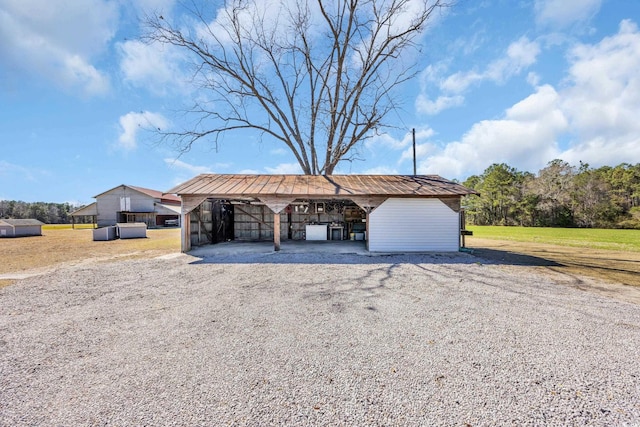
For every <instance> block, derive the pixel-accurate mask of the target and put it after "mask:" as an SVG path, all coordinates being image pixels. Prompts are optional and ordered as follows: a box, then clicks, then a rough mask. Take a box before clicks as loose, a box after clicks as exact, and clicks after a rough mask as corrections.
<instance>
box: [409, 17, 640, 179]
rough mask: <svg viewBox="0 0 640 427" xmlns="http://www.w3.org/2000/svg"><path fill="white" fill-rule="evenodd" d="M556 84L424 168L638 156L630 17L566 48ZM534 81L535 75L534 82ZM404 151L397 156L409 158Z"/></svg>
mask: <svg viewBox="0 0 640 427" xmlns="http://www.w3.org/2000/svg"><path fill="white" fill-rule="evenodd" d="M568 57H569V62H570V68H569V71H568V75H567V76H566V78H565V79H564V81H563V84H562V86H561V87H559V88H558V89H556V88H554V87H552V86H550V85H543V86H539V87H537V88H536V91H535V92H534V93H533V94H531V95H529V96H528V97H527V98H525V99H523V100H522V101H520V102H518V103H516V104H515V105H513V106H512V107H510V108H508V109H507V110H505V113H504V117H503V118H501V119H499V120H483V121H481V122H478V123H476V124H474V125H473V126H472V127H471V128H470V129H469V130H468V131H467V132H466V133H465V134H464V135H463V136H462V138H461V139H460V140H459V141H454V142H451V143H449V144H447V145H445V146H444V147H443V148H441V149H439V150H438V149H436V150H434V151H433V152H431V153H429V155H427V157H426V158H425V159H424V160H423V161H421V163H420V172H421V173H439V174H441V175H443V176H447V177H451V178H465V177H467V176H469V175H471V174H476V173H481V172H482V171H483V170H484V169H486V168H487V167H488V166H490V165H491V164H492V163H500V162H505V163H507V164H509V165H511V166H514V167H516V168H518V169H520V170H527V171H532V172H535V171H536V170H538V169H540V168H541V167H544V165H545V164H547V163H548V162H549V161H550V160H553V159H554V158H561V159H564V160H566V161H568V162H569V163H571V164H574V165H577V164H578V163H579V162H580V161H584V162H587V163H589V164H590V165H592V166H594V167H598V166H602V165H617V164H620V163H622V162H631V163H633V162H636V161H638V159H640V120H638V117H640V74H638V70H639V69H640V32H639V31H638V27H637V26H636V24H634V23H633V22H631V21H628V20H625V21H622V22H621V24H620V29H619V32H618V33H617V34H615V35H613V36H610V37H606V38H604V39H602V40H601V41H600V42H598V43H596V44H581V45H577V46H575V47H574V48H572V49H571V50H570V52H569V56H568ZM530 80H531V81H533V82H535V80H536V79H535V78H533V79H531V78H530ZM406 158H407V154H406V152H405V153H403V156H402V157H401V159H406Z"/></svg>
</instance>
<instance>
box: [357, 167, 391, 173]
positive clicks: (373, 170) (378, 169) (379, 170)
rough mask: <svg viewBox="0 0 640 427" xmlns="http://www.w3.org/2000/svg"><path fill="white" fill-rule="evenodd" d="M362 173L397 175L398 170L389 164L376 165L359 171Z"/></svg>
mask: <svg viewBox="0 0 640 427" xmlns="http://www.w3.org/2000/svg"><path fill="white" fill-rule="evenodd" d="M360 173H362V174H363V175H397V174H398V170H397V169H395V168H391V167H389V166H377V167H375V168H371V169H367V170H365V171H362V172H360Z"/></svg>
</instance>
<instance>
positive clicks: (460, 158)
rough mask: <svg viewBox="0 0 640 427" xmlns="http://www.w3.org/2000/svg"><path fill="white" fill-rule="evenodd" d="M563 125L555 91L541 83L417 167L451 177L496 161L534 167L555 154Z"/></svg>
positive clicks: (459, 176) (563, 120) (425, 171)
mask: <svg viewBox="0 0 640 427" xmlns="http://www.w3.org/2000/svg"><path fill="white" fill-rule="evenodd" d="M567 126H568V125H567V119H566V117H565V116H564V114H563V112H562V111H561V110H560V108H559V97H558V93H557V92H556V91H555V89H554V88H552V87H551V86H542V87H539V88H538V90H537V91H536V93H534V94H532V95H530V96H529V97H527V98H525V99H524V100H522V101H520V102H519V103H518V104H516V105H514V106H513V107H511V108H510V109H508V110H507V111H506V113H505V117H504V118H503V119H501V120H483V121H481V122H479V123H476V124H475V125H473V126H472V128H471V129H470V130H469V131H468V132H467V133H465V134H464V135H463V137H462V139H461V140H460V141H456V142H452V143H449V144H448V145H446V147H444V148H443V149H441V150H440V151H439V152H436V153H433V154H432V155H430V156H428V157H427V158H426V159H425V160H424V161H422V162H421V163H420V167H419V169H420V172H421V173H438V174H440V175H443V176H446V177H451V178H462V177H466V176H468V175H471V174H474V173H479V172H482V170H484V169H485V168H486V167H487V166H489V165H491V164H492V163H500V162H506V163H508V164H511V165H517V167H519V168H524V169H525V170H537V169H538V168H540V166H542V165H544V164H546V162H548V161H549V160H550V159H553V158H555V157H556V155H557V154H558V148H557V138H558V136H559V135H560V134H562V133H563V132H565V131H566V130H567Z"/></svg>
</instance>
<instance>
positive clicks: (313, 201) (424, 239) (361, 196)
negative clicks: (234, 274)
mask: <svg viewBox="0 0 640 427" xmlns="http://www.w3.org/2000/svg"><path fill="white" fill-rule="evenodd" d="M167 193H172V194H177V195H179V196H180V197H181V200H182V214H183V219H182V250H183V251H185V252H186V251H188V250H190V248H191V245H192V244H199V243H201V240H200V239H199V237H198V238H196V239H194V236H193V233H192V228H193V227H194V226H197V227H199V228H198V231H197V233H198V235H200V234H205V235H207V234H209V235H212V234H213V231H214V230H213V228H214V227H213V226H212V227H211V228H210V229H207V228H206V226H205V232H204V233H201V232H200V230H201V229H200V227H201V224H202V223H207V221H209V220H208V218H209V217H213V210H211V209H210V208H208V209H210V210H204V211H203V210H202V209H201V206H204V203H208V204H211V203H212V202H215V203H218V204H219V205H221V206H222V207H221V210H220V211H221V212H222V213H228V212H231V215H232V217H233V221H232V223H231V229H233V230H235V231H234V238H236V239H237V238H238V236H239V234H240V233H239V231H238V229H241V230H245V231H246V232H247V233H249V232H250V233H251V236H255V237H256V238H257V239H259V240H266V239H273V242H274V248H275V250H279V248H280V242H281V240H282V239H293V240H296V239H305V238H307V236H312V238H313V239H316V240H317V239H324V238H323V236H324V235H326V239H327V240H328V239H334V236H335V237H336V239H334V240H340V239H341V238H352V235H356V234H357V235H358V236H359V237H360V238H365V237H364V236H366V240H367V242H366V244H367V249H369V250H370V251H380V252H409V251H456V250H458V248H459V242H460V226H459V224H460V200H461V198H462V197H463V196H465V195H468V194H476V192H475V191H474V190H470V189H468V188H466V187H464V186H462V185H460V184H458V183H456V182H453V181H449V180H446V179H444V178H442V177H440V176H437V175H418V176H415V175H331V176H324V175H220V174H202V175H198V176H197V177H195V178H193V179H191V180H189V181H187V182H185V183H183V184H181V185H178V186H176V187H174V188H172V189H170V190H168V191H167ZM192 212H193V213H194V214H192ZM203 213H204V214H206V215H204V216H203V215H202V214H203ZM301 224H303V225H304V226H305V229H304V230H302V229H301V226H300V225H301ZM222 225H224V223H222ZM296 227H297V228H296ZM325 229H326V234H325V232H324V230H325ZM296 233H297V234H296Z"/></svg>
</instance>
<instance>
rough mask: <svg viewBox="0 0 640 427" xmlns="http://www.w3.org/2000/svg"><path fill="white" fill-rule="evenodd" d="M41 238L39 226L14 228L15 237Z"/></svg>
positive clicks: (40, 227)
mask: <svg viewBox="0 0 640 427" xmlns="http://www.w3.org/2000/svg"><path fill="white" fill-rule="evenodd" d="M21 236H42V226H41V225H23V226H19V227H16V228H15V237H21Z"/></svg>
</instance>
